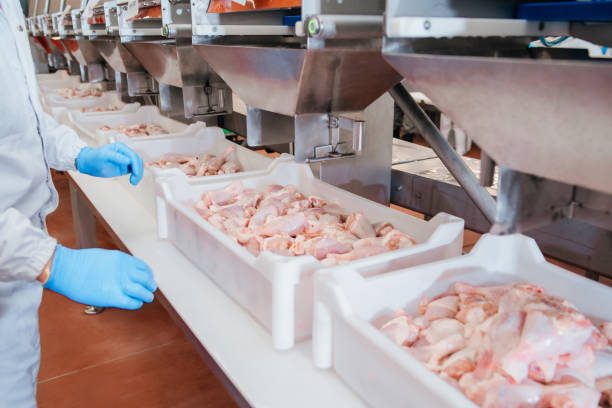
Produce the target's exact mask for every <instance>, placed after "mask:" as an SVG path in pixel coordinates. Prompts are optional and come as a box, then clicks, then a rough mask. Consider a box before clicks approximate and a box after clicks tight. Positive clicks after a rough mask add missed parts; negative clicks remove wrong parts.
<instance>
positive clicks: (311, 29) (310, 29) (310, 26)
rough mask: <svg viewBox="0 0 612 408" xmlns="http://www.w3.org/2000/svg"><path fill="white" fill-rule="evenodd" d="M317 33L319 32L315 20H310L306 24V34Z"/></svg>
mask: <svg viewBox="0 0 612 408" xmlns="http://www.w3.org/2000/svg"><path fill="white" fill-rule="evenodd" d="M317 31H319V23H318V22H317V20H314V19H312V20H310V21H309V22H308V32H309V33H310V34H316V33H317Z"/></svg>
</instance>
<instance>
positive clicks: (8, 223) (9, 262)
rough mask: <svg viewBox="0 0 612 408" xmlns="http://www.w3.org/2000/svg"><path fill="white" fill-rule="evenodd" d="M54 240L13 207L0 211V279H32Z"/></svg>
mask: <svg viewBox="0 0 612 408" xmlns="http://www.w3.org/2000/svg"><path fill="white" fill-rule="evenodd" d="M56 245H57V241H56V240H55V239H54V238H52V237H50V236H49V235H47V233H46V232H45V231H43V230H41V229H39V228H36V227H35V226H33V225H32V223H31V222H30V220H29V219H28V218H27V217H26V216H25V215H23V214H22V213H21V212H19V211H17V210H16V209H14V208H9V209H7V210H4V211H1V212H0V281H2V282H7V281H14V280H27V281H34V280H36V278H37V277H38V276H39V275H40V273H41V272H42V270H43V268H44V267H45V265H46V264H47V262H48V261H49V259H50V258H51V255H53V251H54V250H55V247H56Z"/></svg>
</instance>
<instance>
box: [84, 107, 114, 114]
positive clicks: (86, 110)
mask: <svg viewBox="0 0 612 408" xmlns="http://www.w3.org/2000/svg"><path fill="white" fill-rule="evenodd" d="M118 110H119V107H118V106H106V107H101V106H98V107H95V108H81V112H84V113H89V112H114V111H118Z"/></svg>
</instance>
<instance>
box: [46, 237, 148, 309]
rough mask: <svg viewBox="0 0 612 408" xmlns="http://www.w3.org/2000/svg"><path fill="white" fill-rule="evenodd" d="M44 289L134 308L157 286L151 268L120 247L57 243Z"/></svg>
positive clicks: (84, 300)
mask: <svg viewBox="0 0 612 408" xmlns="http://www.w3.org/2000/svg"><path fill="white" fill-rule="evenodd" d="M45 287H46V288H47V289H51V290H52V291H54V292H57V293H60V294H62V295H64V296H66V297H68V298H70V299H72V300H74V301H76V302H80V303H84V304H88V305H92V306H99V307H118V308H122V309H138V308H140V307H141V306H142V303H143V302H147V303H149V302H151V301H152V300H153V292H155V290H156V289H157V285H156V284H155V280H154V279H153V273H152V272H151V269H150V268H149V267H148V266H147V264H145V263H144V262H143V261H141V260H140V259H137V258H134V257H133V256H130V255H128V254H125V253H123V252H120V251H109V250H105V249H70V248H66V247H63V246H61V245H58V246H57V249H56V250H55V256H54V258H53V263H52V264H51V273H50V276H49V280H48V281H47V283H46V284H45Z"/></svg>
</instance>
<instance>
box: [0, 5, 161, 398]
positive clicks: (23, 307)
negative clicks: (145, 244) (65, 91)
mask: <svg viewBox="0 0 612 408" xmlns="http://www.w3.org/2000/svg"><path fill="white" fill-rule="evenodd" d="M24 27H25V22H24V16H23V14H22V11H21V6H20V4H19V2H18V0H0V33H2V35H0V51H1V53H2V63H1V64H0V407H10V408H21V407H33V406H36V399H35V392H36V377H37V374H38V366H39V362H40V343H39V333H38V306H39V305H40V301H41V296H42V290H43V286H44V287H46V288H48V289H50V290H53V291H55V292H58V293H60V294H62V295H64V296H66V297H68V298H70V299H72V300H74V301H77V302H80V303H85V304H90V305H94V306H105V307H119V308H125V309H138V308H139V307H141V306H142V304H143V302H151V301H152V300H153V292H154V291H155V290H156V284H155V281H154V280H153V275H152V273H151V270H150V269H149V267H148V266H147V265H146V264H145V263H144V262H142V261H140V260H138V259H136V258H134V257H132V256H129V255H127V254H124V253H122V252H118V251H107V250H101V249H83V250H74V249H69V248H66V247H64V246H61V245H58V244H57V242H56V240H55V239H53V238H52V237H50V236H49V235H47V231H46V226H45V217H46V216H47V215H48V214H49V213H50V212H52V211H53V210H54V209H55V208H56V207H57V203H58V197H57V192H56V191H55V189H54V187H53V183H52V180H51V175H50V172H49V168H55V169H58V170H74V169H76V170H78V171H80V172H81V173H85V174H90V175H93V176H98V177H113V176H119V175H122V174H128V173H131V176H130V181H131V183H132V184H137V183H138V182H139V181H140V179H141V177H142V172H143V163H142V160H141V159H140V158H139V157H138V156H137V155H136V154H135V153H134V152H133V151H132V150H130V149H129V148H128V147H127V146H125V145H122V144H113V145H107V146H102V147H100V148H97V149H91V148H89V147H85V145H84V144H83V143H82V142H81V141H80V140H79V139H78V138H77V136H76V134H75V133H74V132H73V131H72V130H70V129H69V128H68V127H66V126H60V125H58V124H57V122H55V121H54V120H53V119H52V118H51V117H50V116H48V115H47V114H45V113H44V112H43V110H42V108H41V105H40V103H39V99H38V91H37V84H36V78H35V75H34V67H33V61H32V57H31V54H30V48H29V43H28V38H27V34H26V30H25V28H24Z"/></svg>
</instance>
